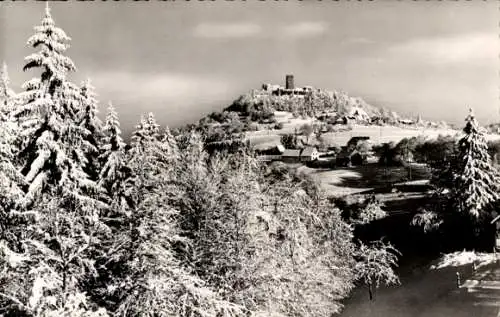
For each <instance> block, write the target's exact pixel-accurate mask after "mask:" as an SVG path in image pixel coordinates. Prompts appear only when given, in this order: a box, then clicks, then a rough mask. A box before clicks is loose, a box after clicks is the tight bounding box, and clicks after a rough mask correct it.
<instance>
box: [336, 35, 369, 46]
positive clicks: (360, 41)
mask: <svg viewBox="0 0 500 317" xmlns="http://www.w3.org/2000/svg"><path fill="white" fill-rule="evenodd" d="M373 43H375V41H373V40H370V39H368V38H366V37H350V38H347V39H345V40H343V41H342V42H341V44H346V45H349V44H373Z"/></svg>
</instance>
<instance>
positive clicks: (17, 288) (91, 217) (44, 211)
mask: <svg viewBox="0 0 500 317" xmlns="http://www.w3.org/2000/svg"><path fill="white" fill-rule="evenodd" d="M68 41H69V37H68V36H67V35H66V34H65V33H64V31H63V30H62V29H60V28H58V27H56V26H55V23H54V20H53V19H52V16H51V13H50V9H49V7H48V5H47V7H46V9H45V15H44V17H43V19H42V23H41V25H40V26H37V27H35V34H34V35H33V36H31V37H30V38H29V40H28V45H30V46H32V47H33V48H35V49H39V51H38V52H37V53H34V54H32V55H29V56H28V57H26V65H25V67H24V69H25V70H40V71H41V75H40V77H35V78H33V79H31V80H29V81H28V82H26V83H25V84H24V89H25V91H24V92H23V93H21V94H20V100H19V102H20V105H19V109H17V110H16V112H15V116H16V118H17V120H18V122H19V123H20V125H21V131H23V133H22V134H21V138H22V139H23V142H22V143H21V149H20V151H19V155H18V158H19V160H20V163H21V164H22V169H21V172H22V174H23V175H24V180H25V182H27V183H28V184H29V186H28V188H27V190H26V193H25V195H24V198H23V200H22V203H21V205H20V206H21V210H22V212H23V213H32V214H34V215H35V217H34V219H33V221H30V222H28V223H27V224H26V225H25V226H24V228H23V229H24V231H23V235H22V237H21V239H22V242H21V244H22V246H23V247H22V258H23V259H25V260H26V261H21V262H20V263H18V265H17V266H15V267H12V266H11V267H10V270H9V273H10V274H11V275H13V276H15V277H16V278H13V279H11V280H10V281H8V283H2V286H1V290H0V292H1V293H2V294H7V296H8V297H9V300H10V302H9V304H10V306H9V307H13V310H11V312H12V313H14V314H16V313H17V314H20V313H19V312H20V311H22V312H24V314H28V315H31V316H62V315H71V316H104V315H105V312H103V311H102V310H99V311H96V310H94V308H96V307H95V305H93V304H92V303H90V302H88V301H87V297H86V295H85V290H84V289H83V288H82V285H84V281H86V280H87V279H89V278H92V276H93V275H94V273H95V268H94V267H93V259H92V254H93V253H94V249H95V247H96V246H98V245H99V236H100V232H101V231H102V230H103V229H105V228H103V226H102V223H101V222H100V220H99V210H100V209H101V208H102V207H103V204H102V203H100V202H99V201H97V200H96V199H94V195H95V193H97V192H99V188H98V187H97V185H96V184H95V183H94V182H92V181H90V180H89V176H88V175H87V174H86V173H85V172H84V170H83V167H84V164H85V155H84V152H83V151H82V149H83V148H85V144H84V143H85V140H84V136H85V135H86V134H87V131H85V130H84V128H82V127H81V126H80V125H79V120H78V114H79V112H80V109H79V103H78V92H79V90H78V87H76V86H75V85H73V84H72V83H71V82H69V81H68V80H67V74H68V73H69V72H71V71H75V66H74V64H73V62H72V61H71V59H69V58H68V57H67V56H65V55H64V52H65V51H66V49H67V48H68V44H67V42H68ZM20 281H22V282H21V283H20ZM12 283H15V285H13V284H12Z"/></svg>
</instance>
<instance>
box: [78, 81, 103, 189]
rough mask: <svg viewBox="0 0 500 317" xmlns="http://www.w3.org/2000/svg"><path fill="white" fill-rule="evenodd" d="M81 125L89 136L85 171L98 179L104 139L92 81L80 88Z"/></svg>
mask: <svg viewBox="0 0 500 317" xmlns="http://www.w3.org/2000/svg"><path fill="white" fill-rule="evenodd" d="M80 98H81V100H80V103H81V105H80V111H81V113H80V116H81V120H82V121H81V123H80V125H81V126H82V127H83V128H84V131H86V132H87V134H86V135H85V136H84V138H85V140H86V141H87V142H86V144H87V145H88V148H87V149H86V150H85V152H86V153H85V154H86V158H87V164H86V166H85V171H86V172H87V173H88V174H89V175H90V176H91V178H92V179H94V180H95V179H97V176H98V170H99V162H98V156H99V147H100V142H101V141H102V138H103V131H102V122H101V120H100V119H99V117H98V116H97V113H98V101H97V99H96V93H95V88H94V86H92V84H91V82H90V79H87V80H85V81H84V82H83V83H82V85H81V87H80Z"/></svg>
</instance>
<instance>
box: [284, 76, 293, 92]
mask: <svg viewBox="0 0 500 317" xmlns="http://www.w3.org/2000/svg"><path fill="white" fill-rule="evenodd" d="M285 88H286V89H295V84H294V83H293V75H286V78H285Z"/></svg>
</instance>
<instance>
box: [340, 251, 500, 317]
mask: <svg viewBox="0 0 500 317" xmlns="http://www.w3.org/2000/svg"><path fill="white" fill-rule="evenodd" d="M491 258H492V255H484V254H483V255H472V254H471V253H469V252H462V253H457V254H453V255H449V256H445V257H443V258H441V259H438V260H437V262H436V263H435V264H434V267H433V268H431V267H430V266H425V267H421V268H417V269H414V270H412V271H411V272H410V273H408V274H405V275H403V276H402V277H401V286H399V287H392V288H381V289H379V290H378V291H377V293H376V297H375V300H374V301H372V302H370V301H369V300H368V292H367V290H366V289H364V288H359V289H357V290H356V291H355V292H354V293H353V295H352V296H351V298H349V299H348V300H347V301H346V302H345V304H346V307H345V310H344V311H343V312H342V314H340V316H341V317H365V316H366V317H405V316H408V317H424V316H425V317H443V316H453V317H469V316H474V317H498V316H500V263H494V262H491V261H490V259H491ZM472 259H476V260H484V261H483V262H481V263H482V264H483V265H480V266H479V267H478V269H477V271H475V272H474V271H473V269H472V264H471V263H470V261H471V260H472ZM457 272H459V273H460V275H461V277H462V280H461V283H462V284H461V287H460V288H458V287H457V279H456V273H457Z"/></svg>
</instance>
